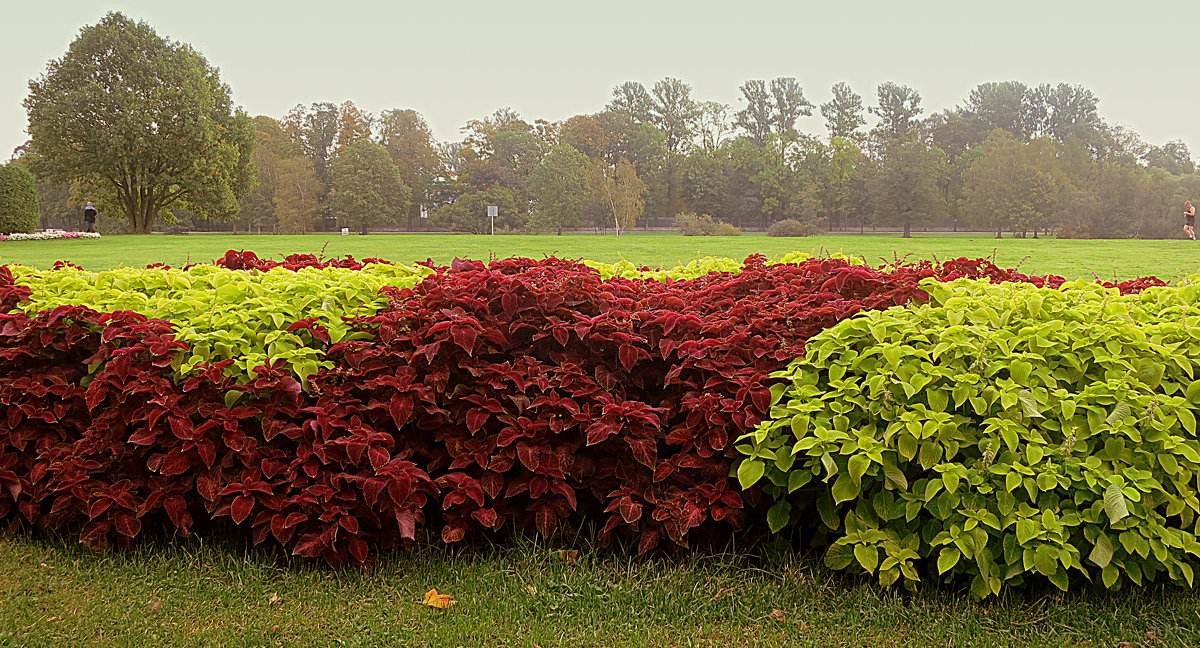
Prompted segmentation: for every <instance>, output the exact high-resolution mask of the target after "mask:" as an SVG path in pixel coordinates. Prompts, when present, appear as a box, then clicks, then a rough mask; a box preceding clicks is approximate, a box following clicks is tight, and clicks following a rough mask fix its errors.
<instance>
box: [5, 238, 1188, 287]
mask: <svg viewBox="0 0 1200 648" xmlns="http://www.w3.org/2000/svg"><path fill="white" fill-rule="evenodd" d="M322 246H325V254H326V255H327V256H342V255H345V254H351V255H354V256H355V257H356V258H362V257H372V256H374V257H382V258H384V259H388V260H391V261H400V262H413V261H421V260H424V259H427V258H432V259H433V260H434V261H436V262H439V263H449V262H450V261H451V260H453V259H454V258H455V257H464V258H472V259H484V260H486V259H488V258H490V257H491V256H493V255H494V256H497V257H509V256H529V257H542V256H544V255H551V254H553V255H557V256H560V257H565V258H588V259H595V260H597V261H617V260H620V259H621V258H625V259H628V260H630V261H633V262H635V263H640V264H645V265H649V266H654V267H669V266H673V265H677V264H680V263H686V262H687V261H690V260H692V259H695V258H696V257H697V256H710V255H711V256H727V257H732V258H735V259H739V260H740V259H744V258H746V257H747V256H749V255H751V254H754V253H761V254H765V255H767V256H779V255H782V254H784V253H787V252H792V251H795V250H800V251H804V252H811V253H820V252H822V251H826V252H843V253H846V254H852V255H856V256H858V255H861V256H864V257H866V258H867V260H868V261H870V262H872V263H874V264H877V263H879V262H880V260H881V259H889V260H890V259H892V258H895V257H897V256H900V257H903V256H905V255H912V257H914V258H933V257H938V258H954V257H960V256H966V257H991V256H992V255H993V254H995V256H996V260H997V262H998V263H999V264H1000V265H1002V266H1006V267H1012V266H1016V265H1018V264H1021V268H1022V269H1023V270H1024V271H1026V272H1029V273H1033V274H1057V275H1062V276H1064V277H1067V278H1069V279H1075V278H1080V277H1084V278H1091V277H1093V276H1095V275H1098V276H1100V277H1102V278H1104V279H1112V278H1120V279H1131V278H1134V277H1139V276H1145V275H1156V276H1158V277H1161V278H1163V279H1167V280H1171V279H1173V278H1175V277H1179V276H1185V275H1188V274H1192V273H1195V272H1200V242H1195V241H1188V240H1160V241H1136V240H1099V241H1081V240H1065V239H1064V240H1057V239H1036V240H1035V239H1014V238H1005V239H1000V240H996V239H995V238H991V237H990V236H988V235H984V234H979V235H962V234H959V235H954V234H938V235H933V234H930V235H917V236H915V237H914V238H912V239H907V240H906V239H903V238H900V236H899V234H879V235H870V234H868V235H858V234H834V235H824V236H816V237H810V238H769V237H766V236H763V235H761V234H759V235H746V236H740V237H685V236H681V235H678V234H671V233H659V232H655V233H641V232H635V233H634V234H632V235H630V236H622V237H619V238H618V237H615V236H596V235H589V234H575V235H565V236H553V235H544V236H495V237H493V236H472V235H453V234H376V235H370V236H359V235H352V236H345V237H343V236H331V235H326V234H322V235H309V236H273V235H262V236H252V235H236V236H235V235H230V234H192V235H179V236H165V235H154V236H110V237H106V238H102V239H99V240H80V239H76V240H59V241H21V242H4V243H0V264H6V263H19V264H24V265H33V266H38V267H50V266H51V265H53V264H54V262H55V261H58V260H66V261H72V262H74V263H78V264H80V265H82V266H84V267H85V268H88V269H92V270H104V269H108V268H113V267H116V266H120V265H136V266H141V265H145V264H147V263H154V262H163V263H167V264H170V265H183V264H185V263H187V262H188V261H189V260H191V261H209V260H211V259H213V258H215V257H218V256H221V255H223V254H224V253H225V251H226V250H229V249H240V250H253V251H255V252H257V253H258V254H259V255H260V256H278V255H282V254H287V253H292V252H311V253H318V252H320V251H321V248H322ZM1093 273H1094V274H1093Z"/></svg>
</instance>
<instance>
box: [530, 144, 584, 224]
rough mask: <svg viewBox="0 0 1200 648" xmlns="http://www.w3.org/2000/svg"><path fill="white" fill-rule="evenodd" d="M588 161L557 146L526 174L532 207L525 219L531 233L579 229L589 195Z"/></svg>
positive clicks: (568, 148)
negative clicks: (527, 218) (531, 195)
mask: <svg viewBox="0 0 1200 648" xmlns="http://www.w3.org/2000/svg"><path fill="white" fill-rule="evenodd" d="M589 166H590V164H589V162H588V158H587V156H586V155H584V154H583V153H580V152H579V151H576V150H575V149H573V148H571V147H570V146H567V145H566V144H559V145H558V146H555V147H554V148H552V149H550V154H549V155H547V156H546V157H545V158H544V159H543V160H542V161H541V162H540V163H539V164H538V165H537V166H536V167H534V169H533V171H532V172H530V174H529V189H530V191H531V192H532V193H533V200H534V206H533V208H532V213H531V214H530V217H529V228H530V229H532V230H535V231H537V230H540V231H547V230H557V231H558V233H559V234H562V232H563V228H564V227H573V226H576V225H579V222H580V218H579V217H580V214H581V212H582V211H583V208H584V206H585V205H586V203H587V200H588V198H589V196H590V195H591V190H590V187H589V186H588V167H589Z"/></svg>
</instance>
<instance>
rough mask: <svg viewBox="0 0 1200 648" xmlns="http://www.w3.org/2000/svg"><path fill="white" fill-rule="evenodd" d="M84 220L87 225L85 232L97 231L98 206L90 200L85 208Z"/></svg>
mask: <svg viewBox="0 0 1200 648" xmlns="http://www.w3.org/2000/svg"><path fill="white" fill-rule="evenodd" d="M83 222H84V224H85V225H86V226H87V228H86V229H85V230H84V231H85V232H95V231H96V208H95V207H92V203H90V202H89V203H88V204H87V206H85V207H84V208H83Z"/></svg>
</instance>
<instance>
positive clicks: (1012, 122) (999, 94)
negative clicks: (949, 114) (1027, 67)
mask: <svg viewBox="0 0 1200 648" xmlns="http://www.w3.org/2000/svg"><path fill="white" fill-rule="evenodd" d="M1029 94H1030V92H1029V88H1028V86H1026V85H1025V84H1024V83H1021V82H1020V81H1004V82H1001V83H981V84H979V85H978V86H975V88H974V89H973V90H971V94H970V95H968V96H967V104H966V106H965V107H964V109H963V110H964V112H966V113H967V114H969V115H973V116H975V117H977V118H978V119H979V121H980V122H981V123H982V127H983V129H984V131H985V133H991V132H992V131H993V130H995V129H997V128H1001V129H1003V130H1005V131H1007V132H1009V133H1011V134H1012V135H1013V137H1015V138H1017V139H1018V140H1027V139H1029V136H1030V134H1031V132H1032V130H1033V128H1032V124H1031V123H1030V122H1031V114H1030V101H1029V99H1030V97H1029ZM985 137H986V135H985Z"/></svg>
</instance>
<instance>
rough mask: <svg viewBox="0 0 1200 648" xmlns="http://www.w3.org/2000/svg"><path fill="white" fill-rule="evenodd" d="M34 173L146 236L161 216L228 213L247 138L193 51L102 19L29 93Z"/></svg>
mask: <svg viewBox="0 0 1200 648" xmlns="http://www.w3.org/2000/svg"><path fill="white" fill-rule="evenodd" d="M29 89H30V93H29V96H28V97H27V98H26V99H25V102H24V104H25V109H26V110H27V111H28V116H29V133H30V135H31V140H30V145H29V150H30V152H31V153H32V159H31V164H32V168H33V171H34V173H36V174H37V175H38V176H39V177H42V178H44V179H45V180H47V181H58V182H76V183H78V184H79V185H81V187H82V188H83V189H84V191H85V192H86V193H87V195H88V197H89V198H88V199H90V200H92V201H93V202H96V203H97V204H98V205H99V206H100V207H101V208H102V211H103V210H105V209H107V210H108V211H111V212H115V213H122V214H124V215H125V217H126V218H127V220H128V222H129V226H130V229H131V230H132V231H134V232H138V233H143V234H145V233H149V232H150V228H151V227H152V226H153V225H154V222H155V220H156V219H158V218H169V217H170V216H169V210H171V209H177V208H178V209H187V210H189V211H191V212H193V213H194V214H196V215H197V216H200V217H206V216H208V215H226V214H232V213H234V212H236V211H237V209H238V203H239V202H240V200H241V198H242V196H245V195H246V194H247V193H248V192H249V191H250V188H251V187H252V186H253V185H254V167H253V163H252V161H251V156H252V155H253V150H254V128H253V125H252V123H251V121H250V118H249V117H247V116H246V115H245V113H243V112H242V111H241V110H238V109H235V108H234V107H233V104H232V102H231V100H230V96H229V87H228V86H226V85H225V84H224V83H222V82H221V79H220V76H219V74H218V73H217V70H216V68H214V67H212V66H210V65H209V64H208V62H207V61H206V60H205V59H204V57H203V56H201V55H200V54H199V53H198V52H196V50H194V49H192V47H190V46H188V45H186V44H182V43H176V42H173V41H171V40H169V39H165V38H162V37H160V36H159V35H158V34H156V33H155V32H154V29H153V28H151V27H150V26H149V25H147V24H146V23H144V22H138V23H135V22H133V21H132V20H130V19H129V18H127V17H125V16H124V15H123V14H120V13H116V12H110V13H108V14H107V15H105V16H104V18H102V19H101V20H100V22H99V23H97V24H96V25H90V26H87V27H84V28H83V29H82V30H80V32H79V36H78V37H77V38H76V39H75V41H74V42H72V43H71V45H70V47H69V48H68V50H67V53H66V54H65V55H64V56H63V57H62V58H61V59H58V60H55V61H51V62H50V65H49V67H48V68H47V71H46V74H44V75H43V76H42V77H40V78H38V79H35V80H33V81H31V82H30V84H29Z"/></svg>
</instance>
